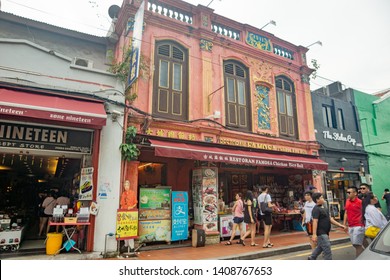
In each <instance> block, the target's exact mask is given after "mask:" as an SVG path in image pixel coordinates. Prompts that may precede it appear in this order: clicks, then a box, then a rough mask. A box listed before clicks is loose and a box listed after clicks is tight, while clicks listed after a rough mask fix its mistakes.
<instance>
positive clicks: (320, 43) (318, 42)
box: [306, 41, 322, 48]
mask: <svg viewBox="0 0 390 280" xmlns="http://www.w3.org/2000/svg"><path fill="white" fill-rule="evenodd" d="M315 44H318V45H320V46H322V42H321V41H317V42H314V43H312V44H310V45H308V46H306V48H309V47H311V46H313V45H315Z"/></svg>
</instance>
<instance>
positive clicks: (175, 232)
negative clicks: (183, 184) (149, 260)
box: [172, 191, 188, 241]
mask: <svg viewBox="0 0 390 280" xmlns="http://www.w3.org/2000/svg"><path fill="white" fill-rule="evenodd" d="M187 238H188V193H187V192H181V191H176V192H172V241H178V240H186V239H187Z"/></svg>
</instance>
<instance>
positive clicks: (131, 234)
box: [116, 209, 138, 240]
mask: <svg viewBox="0 0 390 280" xmlns="http://www.w3.org/2000/svg"><path fill="white" fill-rule="evenodd" d="M116 236H117V239H120V240H123V239H131V238H135V237H138V211H137V210H121V209H118V210H117V214H116Z"/></svg>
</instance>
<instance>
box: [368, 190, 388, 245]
mask: <svg viewBox="0 0 390 280" xmlns="http://www.w3.org/2000/svg"><path fill="white" fill-rule="evenodd" d="M369 194H370V196H371V197H372V198H371V200H370V204H369V205H367V207H366V212H365V214H364V217H365V218H366V226H365V230H366V236H367V237H368V238H371V239H373V238H375V236H376V234H378V232H379V231H380V230H381V229H382V228H384V227H385V225H386V224H387V220H386V217H385V216H384V215H383V214H382V212H381V211H379V210H378V209H377V208H376V207H375V204H376V203H377V202H378V197H377V196H376V195H375V194H373V193H369ZM370 227H373V228H372V229H371V231H370V234H372V235H370V236H369V235H368V234H367V233H368V232H367V229H369V228H370ZM374 232H375V233H374Z"/></svg>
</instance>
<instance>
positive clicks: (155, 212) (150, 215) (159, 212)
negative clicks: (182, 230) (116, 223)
mask: <svg viewBox="0 0 390 280" xmlns="http://www.w3.org/2000/svg"><path fill="white" fill-rule="evenodd" d="M170 218H171V211H170V210H165V209H140V210H139V219H140V220H166V219H170Z"/></svg>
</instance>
